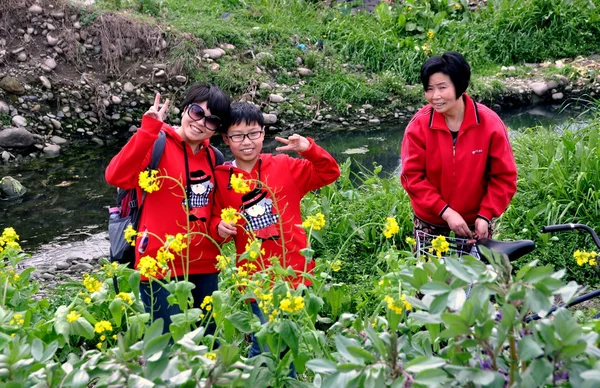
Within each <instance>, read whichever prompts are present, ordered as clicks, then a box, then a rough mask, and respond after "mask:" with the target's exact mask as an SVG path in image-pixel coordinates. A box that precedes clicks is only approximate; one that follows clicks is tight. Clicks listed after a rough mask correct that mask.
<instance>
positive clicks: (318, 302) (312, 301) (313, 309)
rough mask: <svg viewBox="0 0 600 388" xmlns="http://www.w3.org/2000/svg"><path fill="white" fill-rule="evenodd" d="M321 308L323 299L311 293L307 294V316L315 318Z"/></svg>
mask: <svg viewBox="0 0 600 388" xmlns="http://www.w3.org/2000/svg"><path fill="white" fill-rule="evenodd" d="M322 307H323V299H321V298H320V297H319V296H318V295H315V294H313V293H310V294H308V297H307V303H306V311H307V312H308V315H310V316H313V317H316V316H317V314H318V313H319V311H321V308H322Z"/></svg>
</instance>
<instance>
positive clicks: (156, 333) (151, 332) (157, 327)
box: [144, 318, 163, 348]
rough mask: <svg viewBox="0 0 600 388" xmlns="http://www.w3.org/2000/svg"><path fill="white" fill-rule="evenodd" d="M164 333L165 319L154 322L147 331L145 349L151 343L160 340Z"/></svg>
mask: <svg viewBox="0 0 600 388" xmlns="http://www.w3.org/2000/svg"><path fill="white" fill-rule="evenodd" d="M162 333H163V319H162V318H158V319H157V320H156V321H154V322H153V323H152V324H151V325H150V327H148V329H147V330H146V334H144V348H145V347H146V346H147V345H148V343H149V342H150V341H152V340H153V339H155V338H158V337H160V336H161V335H162Z"/></svg>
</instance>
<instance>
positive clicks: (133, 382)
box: [127, 375, 155, 388]
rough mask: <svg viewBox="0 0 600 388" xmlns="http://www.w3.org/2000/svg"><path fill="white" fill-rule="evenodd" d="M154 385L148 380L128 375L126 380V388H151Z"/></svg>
mask: <svg viewBox="0 0 600 388" xmlns="http://www.w3.org/2000/svg"><path fill="white" fill-rule="evenodd" d="M154 385H155V384H154V383H153V382H152V381H150V380H146V379H145V378H143V377H141V376H137V375H129V377H128V378H127V388H153V387H154Z"/></svg>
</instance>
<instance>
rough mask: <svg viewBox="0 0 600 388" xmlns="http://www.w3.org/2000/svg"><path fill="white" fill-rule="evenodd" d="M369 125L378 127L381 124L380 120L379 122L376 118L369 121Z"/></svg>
mask: <svg viewBox="0 0 600 388" xmlns="http://www.w3.org/2000/svg"><path fill="white" fill-rule="evenodd" d="M369 124H372V125H379V124H381V120H379V119H378V118H374V119H371V120H369Z"/></svg>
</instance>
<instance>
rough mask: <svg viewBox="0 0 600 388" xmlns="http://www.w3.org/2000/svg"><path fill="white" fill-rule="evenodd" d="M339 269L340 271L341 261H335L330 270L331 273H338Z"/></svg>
mask: <svg viewBox="0 0 600 388" xmlns="http://www.w3.org/2000/svg"><path fill="white" fill-rule="evenodd" d="M340 269H342V261H341V260H339V259H337V260H335V261H334V262H333V263H331V270H332V271H333V272H338V271H339V270H340Z"/></svg>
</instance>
